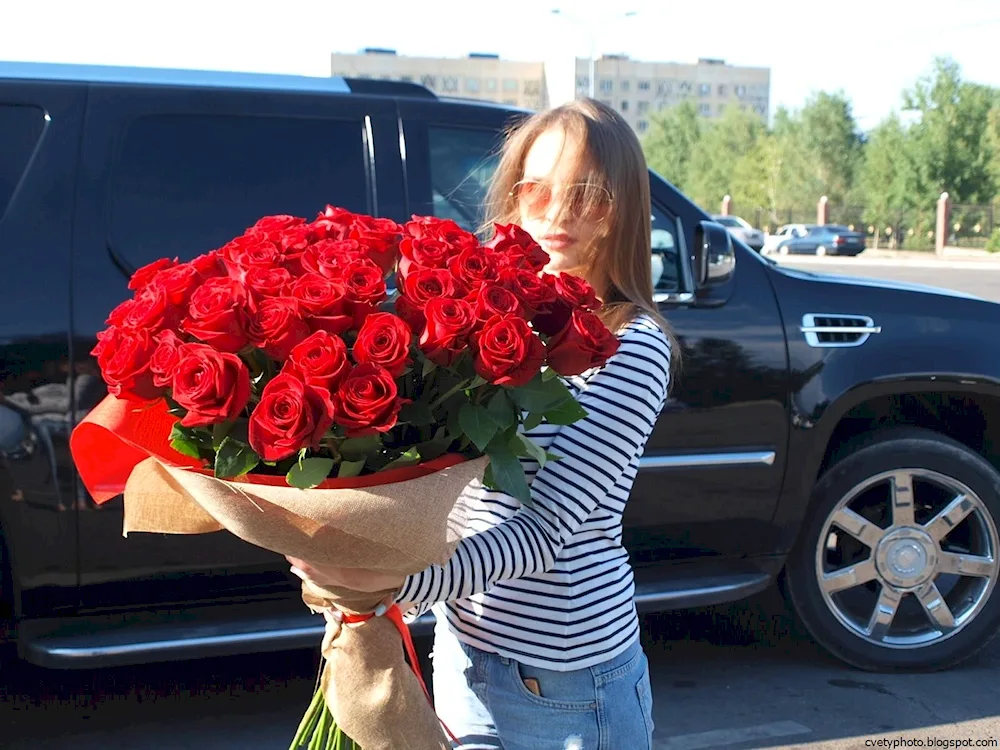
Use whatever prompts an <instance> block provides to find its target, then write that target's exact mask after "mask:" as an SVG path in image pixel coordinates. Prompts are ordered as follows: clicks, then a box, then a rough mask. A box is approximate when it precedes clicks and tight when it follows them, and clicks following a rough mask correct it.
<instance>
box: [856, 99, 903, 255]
mask: <svg viewBox="0 0 1000 750" xmlns="http://www.w3.org/2000/svg"><path fill="white" fill-rule="evenodd" d="M916 179H917V175H916V171H915V165H914V164H913V160H912V156H911V144H910V142H909V140H908V133H907V131H906V129H905V128H904V127H903V124H902V122H901V121H900V119H899V116H898V115H896V113H893V114H892V115H891V116H890V117H888V118H887V119H886V120H884V121H883V122H882V123H880V124H879V125H878V127H876V128H875V130H873V131H872V133H871V136H870V138H869V140H868V143H867V145H866V146H865V154H864V161H863V163H862V166H861V169H860V183H861V184H860V187H861V192H862V194H863V196H864V199H865V215H864V219H865V221H867V222H870V223H872V224H873V225H874V226H875V230H876V231H875V238H876V239H875V241H876V246H877V243H878V238H879V236H880V235H881V230H882V227H884V226H887V225H888V226H891V225H892V224H893V223H894V222H897V221H898V220H899V217H900V215H901V214H902V212H903V211H905V210H906V209H909V208H913V207H914V198H915V195H914V186H915V183H916Z"/></svg>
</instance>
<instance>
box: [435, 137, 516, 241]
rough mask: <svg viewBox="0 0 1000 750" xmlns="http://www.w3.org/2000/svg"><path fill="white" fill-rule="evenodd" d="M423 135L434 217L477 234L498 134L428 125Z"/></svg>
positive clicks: (494, 164)
mask: <svg viewBox="0 0 1000 750" xmlns="http://www.w3.org/2000/svg"><path fill="white" fill-rule="evenodd" d="M427 136H428V141H429V143H430V174H431V195H432V197H433V200H434V215H435V216H437V217H439V218H442V219H452V220H453V221H454V222H455V223H456V224H458V225H459V226H460V227H463V228H464V229H467V230H469V231H470V232H475V231H477V230H478V229H479V227H480V226H481V225H482V223H483V221H484V220H485V218H486V217H485V206H486V194H487V191H488V190H489V182H490V179H491V178H492V177H493V172H494V171H495V170H496V168H497V163H498V162H499V158H500V154H499V148H498V147H499V136H498V134H497V133H496V132H494V131H492V130H474V129H464V128H448V127H439V126H438V127H436V126H431V127H430V128H428V131H427Z"/></svg>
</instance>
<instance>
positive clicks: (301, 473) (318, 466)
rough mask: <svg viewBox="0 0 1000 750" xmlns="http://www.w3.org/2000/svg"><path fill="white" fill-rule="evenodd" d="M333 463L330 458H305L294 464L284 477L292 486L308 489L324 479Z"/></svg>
mask: <svg viewBox="0 0 1000 750" xmlns="http://www.w3.org/2000/svg"><path fill="white" fill-rule="evenodd" d="M333 464H334V460H333V459H332V458H306V459H304V460H302V461H299V462H298V463H297V464H295V466H293V467H292V468H291V471H289V472H288V474H286V475H285V479H286V481H287V482H288V484H289V485H290V486H292V487H298V488H299V489H300V490H309V489H312V488H313V487H315V486H317V485H318V484H321V483H322V482H324V481H325V480H326V478H327V477H328V476H329V475H330V470H331V469H332V468H333Z"/></svg>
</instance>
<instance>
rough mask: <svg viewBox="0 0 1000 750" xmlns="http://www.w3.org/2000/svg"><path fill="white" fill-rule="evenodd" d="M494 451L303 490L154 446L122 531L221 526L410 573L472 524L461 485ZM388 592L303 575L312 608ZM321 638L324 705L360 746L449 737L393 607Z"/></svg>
mask: <svg viewBox="0 0 1000 750" xmlns="http://www.w3.org/2000/svg"><path fill="white" fill-rule="evenodd" d="M488 460H489V459H488V458H486V457H483V458H479V459H475V460H472V461H464V462H461V463H458V464H455V465H453V466H450V467H449V468H445V469H441V470H440V471H436V472H433V473H430V474H427V475H424V476H419V477H416V478H412V479H406V480H405V481H399V482H394V483H390V484H384V485H375V486H368V487H360V488H354V489H346V488H338V489H312V490H306V491H303V490H299V489H295V488H292V487H286V486H271V485H263V484H256V483H246V482H238V481H224V480H220V479H216V478H215V477H214V476H210V475H208V474H204V473H199V472H195V471H189V470H187V469H184V468H179V467H173V466H168V465H166V464H164V463H162V462H161V461H159V460H157V459H155V458H147V459H146V460H144V461H142V462H140V463H139V464H138V465H136V466H135V468H134V469H133V470H132V472H131V474H130V476H129V478H128V481H127V483H126V485H125V522H124V532H125V533H126V534H128V533H130V532H154V533H167V534H202V533H209V532H213V531H220V530H223V529H226V530H228V531H230V532H231V533H233V534H235V535H236V536H238V537H239V538H240V539H243V540H244V541H246V542H249V543H250V544H253V545H256V546H258V547H263V548H264V549H268V550H271V551H273V552H276V553H279V554H282V555H291V556H293V557H300V558H302V559H305V560H308V561H310V562H315V563H325V564H329V565H335V566H338V567H346V568H369V569H375V570H382V571H391V572H395V573H399V574H400V575H401V576H405V575H409V574H412V573H416V572H419V571H421V570H423V569H424V568H426V567H427V566H428V565H434V564H437V565H441V564H444V563H445V562H446V561H447V560H448V558H449V557H450V556H451V554H452V553H453V552H454V550H455V547H456V546H457V544H458V542H459V541H460V540H461V538H462V533H463V530H464V528H465V526H466V510H465V507H464V504H463V503H462V502H461V500H460V495H461V494H462V491H463V490H464V489H465V487H466V486H467V485H468V484H469V483H470V482H472V481H473V480H476V479H480V478H481V477H482V476H483V471H484V470H485V468H486V465H487V462H488ZM389 593H390V592H379V593H375V594H368V593H361V592H357V591H345V590H326V589H320V588H316V587H313V586H311V585H309V584H304V585H303V601H304V602H305V603H306V604H307V605H308V606H310V607H311V608H313V609H314V611H319V610H322V609H324V608H329V607H333V606H337V607H338V608H340V609H342V610H343V611H345V612H353V613H366V612H371V611H372V609H374V607H375V606H376V605H377V604H378V603H379V602H380V601H382V600H383V599H384V598H385V597H386V596H387V595H388V594H389ZM322 650H323V656H324V657H325V660H326V661H325V666H324V670H323V674H322V677H321V686H322V689H323V693H324V697H325V698H326V701H327V705H328V706H329V708H330V711H331V713H332V714H333V716H334V718H335V719H336V721H337V724H338V725H339V726H340V727H341V728H342V729H343V730H344V732H346V733H347V734H348V735H349V736H350V737H351V738H353V739H354V740H355V741H356V742H357V743H358V744H359V745H360V746H361V747H362V748H363V750H447V749H448V748H450V747H451V745H450V743H449V742H448V740H447V738H446V736H445V734H444V732H443V730H442V729H441V726H440V723H439V722H438V720H437V717H436V715H435V713H434V710H433V708H432V707H431V705H430V704H429V703H428V701H427V697H426V696H425V694H424V693H423V690H422V689H421V687H420V684H419V682H418V680H417V678H416V675H414V673H413V672H412V670H411V669H410V668H409V667H408V666H407V665H406V662H405V659H404V655H403V648H402V644H401V641H400V636H399V633H398V632H397V631H396V629H395V626H394V625H393V623H392V622H390V621H389V620H388V619H387V618H372V619H370V620H368V621H367V622H364V623H359V624H353V625H343V626H340V625H328V626H327V637H326V638H324V641H323V646H322Z"/></svg>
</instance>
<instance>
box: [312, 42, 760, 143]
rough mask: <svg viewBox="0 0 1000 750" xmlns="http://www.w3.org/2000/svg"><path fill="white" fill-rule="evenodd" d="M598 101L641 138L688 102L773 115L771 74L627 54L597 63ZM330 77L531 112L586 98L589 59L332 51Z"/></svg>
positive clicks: (709, 110)
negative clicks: (415, 86)
mask: <svg viewBox="0 0 1000 750" xmlns="http://www.w3.org/2000/svg"><path fill="white" fill-rule="evenodd" d="M594 69H595V76H594V79H595V86H594V96H595V97H596V98H598V99H600V100H602V101H604V102H605V103H607V104H609V105H611V106H612V107H614V108H615V109H616V110H618V112H620V113H621V114H622V115H623V116H624V117H625V119H626V120H627V121H628V123H629V124H630V125H631V126H632V128H633V129H634V130H635V131H636V132H637V133H639V134H640V135H641V134H643V133H645V132H646V130H647V129H648V127H649V116H650V115H651V114H652V113H653V112H656V111H657V110H660V109H663V108H665V107H670V106H672V105H674V104H677V103H679V102H681V101H683V100H685V99H693V100H694V101H695V102H697V104H698V111H699V112H700V113H701V114H702V115H703V116H704V117H717V116H718V115H720V114H721V113H722V112H723V110H724V109H725V107H726V105H728V104H737V105H739V106H741V107H743V108H744V109H748V110H751V111H753V112H756V113H757V114H758V115H760V116H761V117H762V118H765V119H766V118H767V117H768V115H769V112H770V94H771V71H770V69H769V68H753V67H741V66H736V65H728V64H726V62H725V61H723V60H716V59H700V60H698V61H697V62H696V63H675V62H647V61H642V60H632V59H630V58H629V57H628V56H626V55H605V56H603V57H601V58H599V59H597V60H595V61H594ZM331 74H332V75H335V76H337V75H339V76H351V77H357V78H378V79H384V80H396V81H413V82H416V83H422V84H423V85H425V86H427V88H429V89H431V90H433V91H435V92H437V93H438V94H440V95H442V96H455V97H464V98H471V99H484V100H487V101H494V102H500V103H503V104H509V105H513V106H518V107H523V108H526V109H532V110H539V109H546V108H548V107H550V106H556V105H558V104H560V103H562V102H564V101H566V100H568V99H571V98H573V97H578V96H586V95H587V94H588V92H589V90H590V60H589V59H587V58H576V59H575V60H572V59H569V60H549V61H544V62H541V61H540V62H525V61H519V60H502V59H500V57H499V56H497V55H493V54H483V53H473V54H470V55H469V56H468V57H462V58H447V57H410V56H407V55H399V54H396V51H395V50H390V49H377V48H369V49H365V50H363V51H362V52H360V53H358V54H343V53H334V54H333V55H332V57H331Z"/></svg>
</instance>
